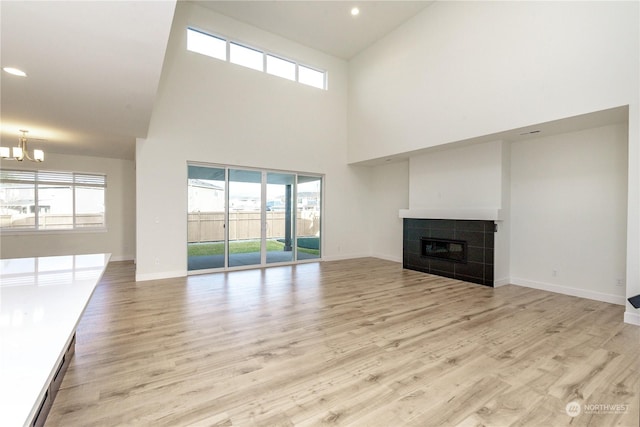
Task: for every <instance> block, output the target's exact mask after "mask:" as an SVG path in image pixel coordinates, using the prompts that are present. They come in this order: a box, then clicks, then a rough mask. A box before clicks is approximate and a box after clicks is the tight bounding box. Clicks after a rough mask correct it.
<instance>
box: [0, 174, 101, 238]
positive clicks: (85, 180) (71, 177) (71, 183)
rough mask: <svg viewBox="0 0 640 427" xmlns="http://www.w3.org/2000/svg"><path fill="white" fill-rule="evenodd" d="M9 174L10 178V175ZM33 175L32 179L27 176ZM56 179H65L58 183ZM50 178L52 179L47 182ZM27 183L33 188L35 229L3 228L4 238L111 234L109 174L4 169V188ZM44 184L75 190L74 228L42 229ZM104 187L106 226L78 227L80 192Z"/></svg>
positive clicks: (1, 181)
mask: <svg viewBox="0 0 640 427" xmlns="http://www.w3.org/2000/svg"><path fill="white" fill-rule="evenodd" d="M11 174H17V175H18V176H19V175H20V174H22V175H24V179H20V178H18V179H11V177H10V175H11ZM8 175H9V176H8ZM28 175H32V178H31V179H29V178H28V177H27V176H28ZM55 177H61V178H66V179H61V180H59V181H56V180H55V179H51V178H55ZM47 178H49V179H47ZM5 183H6V184H26V185H29V186H32V188H33V221H34V224H33V226H30V227H28V228H27V227H25V228H5V227H0V235H24V234H37V235H43V234H67V233H96V232H106V231H107V175H106V174H104V173H96V172H68V171H55V170H32V169H15V168H2V170H0V188H1V187H3V186H4V184H5ZM41 185H64V186H68V187H69V188H70V189H71V209H72V212H71V213H70V215H71V219H72V226H71V228H41V225H40V218H39V216H40V200H39V195H38V193H39V191H40V188H39V187H40V186H41ZM79 188H81V189H85V188H94V189H97V188H100V189H102V190H103V197H104V201H103V206H104V210H103V212H102V217H103V221H102V225H100V226H95V227H82V226H78V222H77V218H78V215H81V214H79V213H78V212H77V205H78V203H77V191H76V190H77V189H79Z"/></svg>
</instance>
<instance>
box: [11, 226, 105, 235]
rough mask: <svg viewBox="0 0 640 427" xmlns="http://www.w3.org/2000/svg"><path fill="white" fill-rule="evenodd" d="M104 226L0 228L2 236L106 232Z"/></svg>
mask: <svg viewBox="0 0 640 427" xmlns="http://www.w3.org/2000/svg"><path fill="white" fill-rule="evenodd" d="M106 232H107V229H106V228H77V229H74V230H0V235H2V236H43V235H50V234H87V233H106Z"/></svg>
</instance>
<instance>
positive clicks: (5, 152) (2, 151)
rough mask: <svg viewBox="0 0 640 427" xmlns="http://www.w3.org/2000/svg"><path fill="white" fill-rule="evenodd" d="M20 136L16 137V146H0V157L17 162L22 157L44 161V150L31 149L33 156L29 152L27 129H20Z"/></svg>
mask: <svg viewBox="0 0 640 427" xmlns="http://www.w3.org/2000/svg"><path fill="white" fill-rule="evenodd" d="M20 132H22V136H21V137H20V138H18V145H17V146H16V147H11V148H9V147H0V157H2V158H3V159H9V160H17V161H19V162H21V161H23V160H24V159H27V160H31V161H32V162H42V161H44V151H42V150H33V156H31V155H30V154H29V149H28V148H27V133H28V132H29V131H28V130H23V129H20Z"/></svg>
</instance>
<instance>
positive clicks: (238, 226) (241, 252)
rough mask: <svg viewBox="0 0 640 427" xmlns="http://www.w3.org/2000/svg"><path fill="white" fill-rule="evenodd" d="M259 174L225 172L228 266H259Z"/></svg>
mask: <svg viewBox="0 0 640 427" xmlns="http://www.w3.org/2000/svg"><path fill="white" fill-rule="evenodd" d="M262 222H263V219H262V172H259V171H249V170H241V169H229V263H228V266H229V267H238V266H245V265H260V264H262Z"/></svg>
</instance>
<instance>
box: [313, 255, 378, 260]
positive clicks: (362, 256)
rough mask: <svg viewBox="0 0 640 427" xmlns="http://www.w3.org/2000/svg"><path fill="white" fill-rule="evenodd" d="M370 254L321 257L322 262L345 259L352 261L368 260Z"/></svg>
mask: <svg viewBox="0 0 640 427" xmlns="http://www.w3.org/2000/svg"><path fill="white" fill-rule="evenodd" d="M371 256H372V255H371V254H344V255H342V254H341V255H330V256H323V257H322V261H342V260H345V259H354V258H369V257H371Z"/></svg>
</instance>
